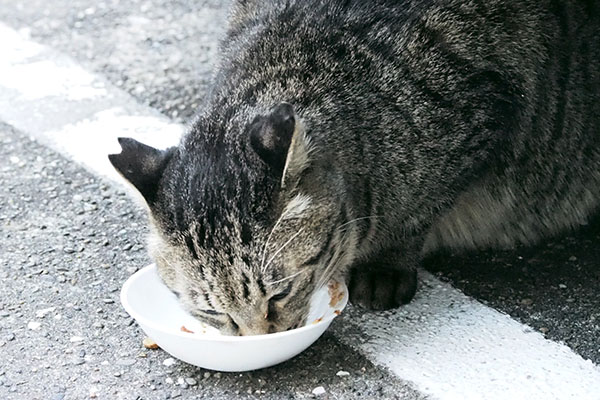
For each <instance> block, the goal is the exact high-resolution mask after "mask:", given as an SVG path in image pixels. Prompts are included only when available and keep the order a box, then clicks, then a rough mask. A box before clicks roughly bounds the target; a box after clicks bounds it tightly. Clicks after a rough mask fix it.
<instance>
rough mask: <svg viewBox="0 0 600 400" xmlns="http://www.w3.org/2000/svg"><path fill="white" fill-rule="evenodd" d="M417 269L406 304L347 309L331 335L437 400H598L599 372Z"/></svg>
mask: <svg viewBox="0 0 600 400" xmlns="http://www.w3.org/2000/svg"><path fill="white" fill-rule="evenodd" d="M420 272H421V278H422V279H421V281H420V282H419V283H420V290H419V292H418V293H417V296H416V297H415V299H414V300H413V301H412V302H411V303H410V304H408V305H406V306H404V307H402V308H400V309H399V310H394V311H393V312H386V313H373V312H371V313H361V314H358V313H357V312H356V311H355V310H353V311H350V312H349V313H348V315H345V318H344V320H343V323H340V324H337V325H336V329H337V332H336V334H337V336H338V337H339V338H340V339H341V340H342V341H343V342H344V343H346V344H349V345H350V346H352V347H355V348H357V349H358V350H359V351H360V352H361V353H362V354H364V355H365V356H366V357H367V358H368V359H370V360H372V361H373V362H374V363H375V364H377V365H381V366H384V367H387V368H389V369H390V370H391V371H392V372H394V374H396V375H398V376H400V377H402V378H403V379H406V380H408V381H411V382H413V383H414V384H415V386H416V388H417V389H418V390H420V391H421V392H423V393H426V394H430V395H432V396H433V397H434V398H439V399H444V400H446V399H457V400H459V399H460V400H469V399H472V400H486V399H489V400H505V399H511V400H515V399H524V400H533V399H544V400H550V399H557V400H566V399H578V400H583V399H589V400H598V399H600V369H599V368H598V367H597V366H595V365H594V364H593V363H592V362H591V361H589V360H584V359H582V358H581V357H580V356H579V355H577V354H575V353H574V352H573V351H572V350H571V349H570V348H568V347H567V346H565V345H563V344H559V343H555V342H552V341H550V340H546V339H544V337H543V336H542V335H541V334H540V333H538V332H535V331H532V330H531V328H529V327H528V326H526V325H523V324H521V323H519V322H517V321H515V320H513V319H512V318H510V317H509V316H508V315H506V314H502V313H500V312H498V311H496V310H494V309H491V308H489V307H486V306H484V305H483V304H481V303H479V302H478V301H476V300H474V299H472V298H469V297H467V296H465V295H464V294H462V293H461V292H460V291H458V290H456V289H454V288H453V287H452V286H450V285H449V284H447V283H443V282H441V281H439V280H438V279H436V278H435V277H433V276H432V275H431V274H429V273H427V272H425V271H420Z"/></svg>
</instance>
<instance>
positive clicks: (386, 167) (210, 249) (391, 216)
mask: <svg viewBox="0 0 600 400" xmlns="http://www.w3.org/2000/svg"><path fill="white" fill-rule="evenodd" d="M599 142H600V7H599V4H598V2H597V1H594V0H591V1H575V0H568V1H550V0H485V1H463V0H406V1H395V0H394V1H393V0H376V1H362V0H345V1H343V0H326V1H325V0H297V1H294V0H272V1H242V0H238V1H236V2H234V4H233V6H232V9H231V12H230V17H229V24H228V28H227V31H226V34H225V37H224V39H223V41H222V43H221V61H220V63H219V65H218V69H217V72H216V73H215V77H214V82H213V85H212V88H211V90H210V92H209V93H208V95H207V97H206V99H205V102H204V104H203V105H202V107H201V109H200V110H199V111H198V114H197V116H196V117H195V119H194V120H193V122H192V124H191V127H190V129H189V131H188V133H187V134H186V135H185V136H184V137H183V138H182V140H181V142H180V144H179V145H178V146H176V147H173V148H169V149H167V150H157V149H154V148H152V147H149V146H147V145H144V144H142V143H139V142H137V141H135V140H133V139H130V138H121V139H120V143H121V147H122V151H121V153H120V154H112V155H110V156H109V158H110V161H111V162H112V164H113V165H114V167H115V168H116V169H117V170H118V171H119V172H120V173H121V174H122V175H123V176H124V178H125V179H126V180H128V181H129V182H130V183H131V184H133V186H135V188H137V190H138V191H139V192H140V193H141V194H142V196H143V197H144V199H145V201H146V203H147V205H148V209H149V221H150V239H149V251H150V254H151V256H152V258H153V259H154V260H155V262H156V265H157V267H158V271H159V274H160V276H161V277H162V279H163V280H164V282H165V283H166V284H167V286H168V287H169V288H170V289H171V290H173V291H174V292H175V293H176V294H177V295H178V296H179V299H180V301H181V303H182V304H183V305H184V306H185V307H186V308H187V309H188V310H189V311H190V312H191V313H193V314H194V315H195V316H196V317H198V318H199V319H201V320H203V321H205V322H207V323H209V324H211V325H213V326H215V327H217V328H219V329H220V330H221V331H222V332H223V333H224V334H228V335H253V334H263V333H272V332H280V331H285V330H288V329H293V328H296V327H298V326H301V325H302V324H304V323H305V320H306V317H307V311H308V306H309V299H310V297H311V295H312V294H313V292H315V290H316V289H317V288H319V287H322V286H323V285H325V284H326V283H327V282H328V281H329V280H330V279H332V278H335V279H344V280H345V281H346V282H347V284H348V287H349V291H350V300H351V302H353V303H354V304H357V305H359V306H362V307H366V308H370V309H375V310H383V309H389V308H393V307H397V306H399V305H401V304H404V303H407V302H409V301H410V300H411V299H412V297H413V296H414V294H415V291H416V289H417V273H416V270H417V267H418V265H419V262H420V260H421V258H422V256H423V255H424V254H426V253H429V252H433V251H436V250H438V249H441V248H451V249H463V250H464V249H480V248H486V247H495V248H498V247H511V246H514V245H516V244H532V243H535V242H536V241H538V240H540V239H541V238H544V237H548V236H551V235H555V234H557V233H559V232H562V231H564V230H567V229H572V228H576V227H577V226H579V225H580V224H585V223H586V221H587V220H588V219H589V218H591V216H592V215H593V214H594V213H595V212H596V211H597V210H598V208H599V198H600V150H599V146H598V144H599Z"/></svg>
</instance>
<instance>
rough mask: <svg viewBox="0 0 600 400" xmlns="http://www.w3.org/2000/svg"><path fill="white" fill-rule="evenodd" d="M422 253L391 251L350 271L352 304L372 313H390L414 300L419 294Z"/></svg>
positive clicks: (401, 250)
mask: <svg viewBox="0 0 600 400" xmlns="http://www.w3.org/2000/svg"><path fill="white" fill-rule="evenodd" d="M419 260H420V249H419V250H414V249H413V248H412V246H411V247H409V248H404V249H394V250H387V251H384V252H381V253H379V254H377V255H376V256H375V257H373V258H370V259H369V260H367V261H365V262H361V263H357V264H356V265H354V266H353V267H352V268H351V269H350V273H349V284H348V289H349V291H350V301H351V302H352V304H354V305H359V306H361V307H364V308H368V309H371V310H387V309H390V308H395V307H398V306H400V305H402V304H406V303H408V302H409V301H411V300H412V298H413V297H414V295H415V292H416V290H417V265H418V263H419Z"/></svg>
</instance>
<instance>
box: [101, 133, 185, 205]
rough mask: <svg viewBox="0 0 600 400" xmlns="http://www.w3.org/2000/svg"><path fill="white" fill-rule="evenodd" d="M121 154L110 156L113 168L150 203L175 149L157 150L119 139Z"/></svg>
mask: <svg viewBox="0 0 600 400" xmlns="http://www.w3.org/2000/svg"><path fill="white" fill-rule="evenodd" d="M118 140H119V144H120V145H121V149H122V151H121V153H119V154H110V155H109V156H108V159H109V160H110V162H111V163H112V165H113V167H115V169H116V170H117V171H118V172H119V173H120V174H121V175H122V176H123V177H124V178H125V179H127V180H128V181H129V182H130V183H131V184H132V185H133V186H135V188H136V189H137V190H138V191H139V192H140V193H141V194H142V196H144V199H145V200H146V202H148V203H149V204H150V203H152V202H153V201H154V199H155V197H156V193H157V191H158V183H159V181H160V178H161V177H162V175H163V172H164V170H165V167H166V166H167V164H168V162H169V160H170V159H171V157H172V155H173V153H174V152H175V147H171V148H170V149H167V150H158V149H155V148H154V147H150V146H148V145H145V144H143V143H140V142H138V141H137V140H135V139H132V138H119V139H118Z"/></svg>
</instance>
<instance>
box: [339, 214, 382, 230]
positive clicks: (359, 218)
mask: <svg viewBox="0 0 600 400" xmlns="http://www.w3.org/2000/svg"><path fill="white" fill-rule="evenodd" d="M381 217H383V215H369V216H366V217H358V218H354V219H351V220H350V221H348V222H345V223H343V224H341V225H340V226H338V227H337V228H336V229H340V228H343V227H344V226H347V225H350V224H351V223H353V222H356V221H360V220H363V219H370V218H381Z"/></svg>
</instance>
